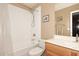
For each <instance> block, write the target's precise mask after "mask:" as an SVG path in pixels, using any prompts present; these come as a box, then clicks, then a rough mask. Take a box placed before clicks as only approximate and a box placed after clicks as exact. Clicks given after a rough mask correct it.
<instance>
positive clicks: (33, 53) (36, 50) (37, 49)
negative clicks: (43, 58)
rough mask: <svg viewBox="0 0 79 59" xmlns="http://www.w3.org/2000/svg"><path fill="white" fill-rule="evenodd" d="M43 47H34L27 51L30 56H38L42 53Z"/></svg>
mask: <svg viewBox="0 0 79 59" xmlns="http://www.w3.org/2000/svg"><path fill="white" fill-rule="evenodd" d="M43 51H44V49H43V48H40V47H35V48H33V49H31V50H30V51H29V55H30V56H40V55H42V53H43Z"/></svg>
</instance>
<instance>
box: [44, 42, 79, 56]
mask: <svg viewBox="0 0 79 59" xmlns="http://www.w3.org/2000/svg"><path fill="white" fill-rule="evenodd" d="M45 48H46V49H45V54H46V56H79V52H78V51H74V50H71V49H68V48H65V47H61V46H58V45H55V44H51V43H48V42H46V43H45Z"/></svg>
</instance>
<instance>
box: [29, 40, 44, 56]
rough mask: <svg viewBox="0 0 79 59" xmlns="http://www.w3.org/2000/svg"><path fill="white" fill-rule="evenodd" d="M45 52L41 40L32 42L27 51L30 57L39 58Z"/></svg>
mask: <svg viewBox="0 0 79 59" xmlns="http://www.w3.org/2000/svg"><path fill="white" fill-rule="evenodd" d="M44 50H45V42H44V41H43V40H41V39H40V40H34V41H33V47H32V48H31V49H30V50H29V52H28V54H29V55H30V56H40V55H42V54H43V52H44Z"/></svg>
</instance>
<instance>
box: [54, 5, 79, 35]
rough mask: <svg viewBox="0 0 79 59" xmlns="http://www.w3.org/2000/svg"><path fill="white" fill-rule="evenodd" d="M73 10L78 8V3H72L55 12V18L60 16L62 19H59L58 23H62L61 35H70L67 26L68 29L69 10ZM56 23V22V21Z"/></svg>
mask: <svg viewBox="0 0 79 59" xmlns="http://www.w3.org/2000/svg"><path fill="white" fill-rule="evenodd" d="M75 10H79V4H76V5H72V6H70V7H67V8H64V9H61V10H59V11H56V12H55V18H56V19H55V20H57V19H58V18H57V17H60V16H62V18H63V20H62V21H60V22H59V23H61V24H64V25H65V26H64V34H63V35H66V36H69V35H70V30H68V28H69V29H70V22H69V21H70V12H72V11H75ZM56 24H58V23H57V22H56Z"/></svg>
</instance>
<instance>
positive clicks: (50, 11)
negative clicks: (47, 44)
mask: <svg viewBox="0 0 79 59" xmlns="http://www.w3.org/2000/svg"><path fill="white" fill-rule="evenodd" d="M41 6H42V17H43V16H45V15H49V22H42V24H41V37H42V39H50V38H52V37H53V35H54V33H55V31H54V30H55V28H54V27H55V26H54V24H55V21H54V4H42V5H41ZM42 20H43V19H42Z"/></svg>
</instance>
